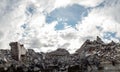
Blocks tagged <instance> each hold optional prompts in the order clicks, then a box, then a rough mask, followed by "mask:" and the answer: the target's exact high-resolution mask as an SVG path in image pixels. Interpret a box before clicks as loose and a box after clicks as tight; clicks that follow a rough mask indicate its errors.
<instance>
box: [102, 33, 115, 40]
mask: <svg viewBox="0 0 120 72" xmlns="http://www.w3.org/2000/svg"><path fill="white" fill-rule="evenodd" d="M103 38H104V39H108V40H110V39H111V38H116V32H105V33H104V37H103Z"/></svg>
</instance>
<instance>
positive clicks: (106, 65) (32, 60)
mask: <svg viewBox="0 0 120 72" xmlns="http://www.w3.org/2000/svg"><path fill="white" fill-rule="evenodd" d="M9 45H10V47H11V50H0V71H1V72H119V71H120V67H119V66H120V43H115V42H114V41H111V42H110V43H104V42H103V41H102V39H101V38H100V37H98V36H97V38H96V40H93V41H91V40H86V41H85V42H84V43H83V45H82V46H81V47H80V48H79V49H78V50H76V52H75V53H74V54H70V53H69V52H68V51H67V50H66V49H63V48H59V49H57V50H55V51H52V52H47V53H43V52H39V53H38V52H35V51H34V50H33V49H25V48H24V45H22V44H20V43H18V42H11V43H10V44H9ZM23 59H24V60H25V61H23Z"/></svg>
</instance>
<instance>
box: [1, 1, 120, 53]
mask: <svg viewBox="0 0 120 72" xmlns="http://www.w3.org/2000/svg"><path fill="white" fill-rule="evenodd" d="M119 12H120V0H1V2H0V48H1V49H10V46H9V43H10V42H15V41H18V42H20V43H23V44H24V45H25V47H26V48H27V49H29V48H32V49H34V50H35V51H37V52H50V51H53V50H56V49H57V48H65V49H67V50H68V51H69V52H70V53H74V52H75V51H76V50H77V49H79V48H80V46H81V45H82V44H83V43H84V42H85V40H86V39H90V40H94V39H95V38H96V36H99V37H101V39H102V40H103V41H104V42H106V43H108V42H110V41H111V40H113V41H115V42H119V41H120V31H119V28H120V14H119Z"/></svg>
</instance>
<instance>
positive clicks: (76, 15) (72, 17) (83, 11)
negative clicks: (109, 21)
mask: <svg viewBox="0 0 120 72" xmlns="http://www.w3.org/2000/svg"><path fill="white" fill-rule="evenodd" d="M87 15H88V8H85V7H83V6H80V5H78V4H73V5H70V6H67V7H65V8H64V7H60V8H56V9H55V10H53V11H52V12H51V13H49V14H48V15H47V16H46V22H47V23H51V22H53V21H58V25H56V26H55V27H56V30H62V29H64V25H63V24H64V23H67V25H69V26H71V27H75V26H76V24H77V23H78V22H79V21H81V20H82V18H83V17H86V16H87Z"/></svg>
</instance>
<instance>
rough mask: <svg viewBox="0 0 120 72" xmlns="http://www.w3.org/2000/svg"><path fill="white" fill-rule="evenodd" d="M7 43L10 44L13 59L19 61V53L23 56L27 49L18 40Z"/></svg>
mask: <svg viewBox="0 0 120 72" xmlns="http://www.w3.org/2000/svg"><path fill="white" fill-rule="evenodd" d="M9 45H10V46H11V56H12V57H13V59H15V60H17V61H20V60H21V55H22V56H24V55H25V54H26V51H27V50H26V49H25V48H24V46H23V45H21V44H20V43H18V42H11V43H10V44H9Z"/></svg>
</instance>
